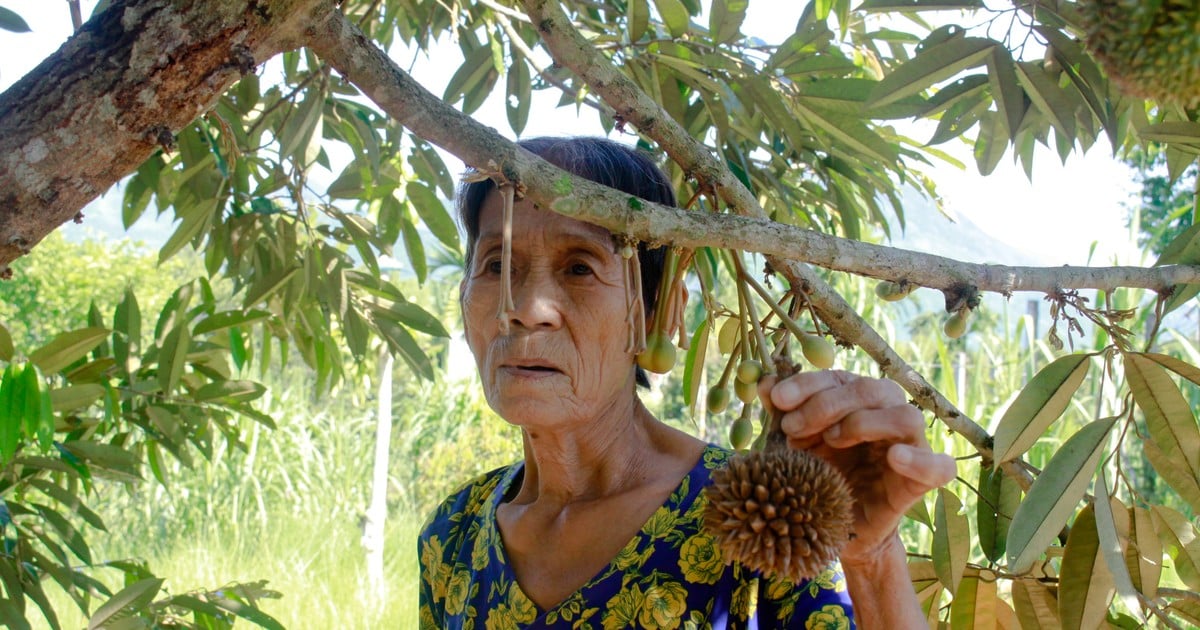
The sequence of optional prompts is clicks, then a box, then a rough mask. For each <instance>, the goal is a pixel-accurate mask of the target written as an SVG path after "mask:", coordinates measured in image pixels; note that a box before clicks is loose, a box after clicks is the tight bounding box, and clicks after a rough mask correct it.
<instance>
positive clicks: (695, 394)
mask: <svg viewBox="0 0 1200 630" xmlns="http://www.w3.org/2000/svg"><path fill="white" fill-rule="evenodd" d="M708 329H709V325H708V319H707V318H706V319H704V321H702V322H700V325H699V326H697V327H696V332H695V333H693V334H692V344H691V346H689V347H688V351H687V358H686V359H685V360H684V364H683V402H684V404H686V405H687V406H688V410H689V413H691V415H692V416H695V415H696V401H697V399H698V398H699V392H700V381H701V380H703V379H701V375H703V374H704V357H705V355H706V354H707V353H708Z"/></svg>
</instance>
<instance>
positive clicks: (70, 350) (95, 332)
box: [29, 326, 110, 375]
mask: <svg viewBox="0 0 1200 630" xmlns="http://www.w3.org/2000/svg"><path fill="white" fill-rule="evenodd" d="M109 332H110V331H109V330H108V329H107V328H100V327H95V326H93V327H89V328H80V329H79V330H72V331H68V332H64V333H59V334H58V335H56V336H55V337H54V339H52V340H50V342H49V343H47V344H46V345H44V346H42V347H40V348H38V349H37V350H34V351H33V352H31V353H30V354H29V361H30V362H31V363H33V364H34V365H36V366H38V368H39V369H41V371H42V373H43V374H47V375H49V374H56V373H57V372H59V371H60V370H62V369H63V368H65V367H67V366H68V365H70V364H72V363H74V362H75V361H78V360H79V359H82V358H83V357H85V356H87V353H88V352H91V350H92V348H95V347H96V346H98V345H100V342H101V341H104V338H105V337H107V336H108V334H109Z"/></svg>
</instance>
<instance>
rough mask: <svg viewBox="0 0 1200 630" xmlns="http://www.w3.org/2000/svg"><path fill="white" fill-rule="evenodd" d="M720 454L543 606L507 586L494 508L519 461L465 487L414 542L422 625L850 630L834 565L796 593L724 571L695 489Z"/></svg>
mask: <svg viewBox="0 0 1200 630" xmlns="http://www.w3.org/2000/svg"><path fill="white" fill-rule="evenodd" d="M729 456H730V453H729V451H726V450H724V449H721V448H719V447H716V446H711V445H710V446H709V447H708V448H706V449H705V451H704V456H703V457H701V458H700V461H698V462H697V463H696V466H695V467H694V468H692V470H691V472H689V473H688V475H687V476H686V477H684V478H683V480H682V481H680V483H679V486H678V487H677V488H676V489H675V491H674V492H672V493H671V496H670V497H669V498H667V500H666V502H665V503H664V504H663V505H662V507H660V508H659V509H658V511H657V512H655V514H654V515H653V516H651V517H650V519H649V520H647V521H646V524H645V525H643V526H642V529H641V531H639V532H638V533H637V535H635V536H634V537H633V539H631V540H630V541H629V543H628V544H627V545H625V548H624V549H622V550H621V552H620V553H618V554H617V556H616V557H615V558H613V560H612V562H610V563H609V565H608V567H607V568H606V569H604V570H603V571H601V572H600V573H599V574H597V575H596V576H595V577H593V578H592V579H591V580H590V581H589V582H588V583H587V584H585V585H584V586H583V587H582V588H580V589H579V590H578V591H576V592H575V593H574V594H573V595H571V596H570V597H568V598H567V599H566V600H564V601H563V602H561V603H559V604H558V605H556V606H555V607H554V608H551V609H550V610H540V609H539V608H538V607H537V606H536V605H535V604H534V603H533V602H532V601H531V600H530V599H529V598H528V597H527V596H526V595H525V594H524V593H523V592H521V587H520V585H518V584H517V581H516V578H515V577H514V574H513V570H512V568H511V567H510V566H509V565H508V560H507V558H506V556H505V553H504V545H503V544H502V542H501V539H500V530H499V527H498V526H497V524H496V506H498V505H499V504H500V502H501V500H502V499H503V498H504V495H505V493H506V492H507V491H508V490H509V489H510V488H511V487H512V485H513V483H514V481H515V480H516V479H518V478H519V476H520V474H521V473H522V470H523V465H522V464H521V463H517V464H513V465H511V466H507V467H504V468H500V469H497V470H494V471H492V472H490V473H487V474H485V475H482V476H480V477H479V478H477V479H475V480H474V481H472V482H471V483H469V484H467V486H466V487H464V488H463V489H462V490H460V491H458V492H457V493H455V494H454V495H453V496H451V497H450V498H449V499H447V500H446V501H445V502H444V503H442V505H441V506H440V507H439V508H438V509H437V511H436V512H435V513H434V515H433V517H432V519H431V520H430V522H429V524H428V525H426V526H425V529H424V530H423V531H422V532H421V536H420V538H419V539H418V543H417V544H418V553H419V554H420V563H421V584H420V627H421V628H422V629H423V630H424V629H433V628H439V629H460V628H464V629H465V628H484V629H486V630H501V629H503V630H510V629H511V630H516V629H517V628H580V629H583V628H593V629H599V628H603V629H604V630H613V629H616V628H669V629H674V628H683V629H685V630H691V629H700V628H714V629H717V630H720V629H725V628H728V629H733V628H762V629H767V628H804V629H805V630H816V629H820V630H834V629H844V628H853V627H854V623H853V621H852V614H851V605H850V596H849V594H848V593H847V592H846V580H845V578H844V577H843V576H842V574H841V572H840V571H839V570H838V569H837V567H836V566H835V567H831V568H830V569H828V570H826V571H825V572H824V573H822V574H821V575H819V576H817V577H816V578H814V579H812V580H809V581H807V582H804V583H802V584H799V585H796V584H793V583H791V582H788V581H786V580H783V579H776V578H772V579H767V578H764V577H761V576H760V575H759V574H758V573H756V572H753V571H750V570H749V569H746V568H743V567H742V566H740V565H739V564H736V563H735V564H732V565H726V564H725V563H724V562H723V561H722V559H721V552H720V549H719V548H718V547H717V543H716V540H715V539H713V538H712V537H711V536H709V535H708V534H706V533H705V532H704V531H703V529H702V523H703V520H704V518H703V515H704V505H705V502H706V499H705V498H704V493H703V492H702V490H703V489H704V487H705V486H706V485H708V484H709V483H710V478H709V477H710V474H711V473H712V471H713V470H715V469H717V468H720V467H722V466H723V465H724V464H725V462H726V461H727V460H728V459H729Z"/></svg>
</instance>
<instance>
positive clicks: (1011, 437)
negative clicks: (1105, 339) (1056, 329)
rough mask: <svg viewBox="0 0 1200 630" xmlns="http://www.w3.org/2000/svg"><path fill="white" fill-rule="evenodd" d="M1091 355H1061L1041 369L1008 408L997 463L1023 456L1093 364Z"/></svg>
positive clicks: (1064, 406) (999, 428) (1000, 429)
mask: <svg viewBox="0 0 1200 630" xmlns="http://www.w3.org/2000/svg"><path fill="white" fill-rule="evenodd" d="M1090 359H1091V355H1090V354H1070V355H1067V356H1065V357H1059V358H1058V359H1055V360H1054V361H1053V362H1051V363H1050V364H1049V365H1047V366H1046V367H1044V368H1042V369H1041V370H1039V371H1038V373H1037V374H1035V375H1034V377H1033V378H1032V379H1030V380H1029V383H1027V384H1026V385H1025V387H1024V388H1023V389H1022V390H1021V393H1020V394H1018V395H1017V397H1016V399H1015V400H1013V403H1012V404H1011V405H1009V406H1008V409H1007V410H1005V412H1004V415H1003V416H1002V417H1001V418H1000V423H999V424H998V425H997V427H996V437H995V442H994V445H993V450H994V457H995V462H996V465H997V466H999V465H1000V464H1002V463H1004V462H1007V461H1009V460H1012V459H1015V458H1017V457H1020V456H1021V455H1022V454H1024V453H1025V451H1027V450H1029V447H1031V446H1033V445H1034V443H1036V442H1037V440H1038V438H1039V437H1041V436H1042V433H1043V432H1045V430H1046V428H1047V427H1049V426H1050V424H1051V423H1053V422H1054V421H1055V420H1057V419H1058V417H1059V416H1061V415H1062V413H1063V411H1066V409H1067V406H1068V405H1069V404H1070V403H1071V397H1072V396H1074V395H1075V392H1076V391H1077V390H1078V389H1079V385H1080V384H1081V383H1083V379H1084V378H1085V377H1086V376H1087V373H1088V369H1089V367H1090V366H1091V360H1090Z"/></svg>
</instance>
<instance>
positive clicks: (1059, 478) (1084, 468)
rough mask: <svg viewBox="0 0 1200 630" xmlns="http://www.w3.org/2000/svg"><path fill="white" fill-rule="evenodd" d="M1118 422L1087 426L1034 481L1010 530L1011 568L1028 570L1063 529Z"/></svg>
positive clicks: (1111, 419)
mask: <svg viewBox="0 0 1200 630" xmlns="http://www.w3.org/2000/svg"><path fill="white" fill-rule="evenodd" d="M1115 422H1116V419H1115V418H1108V419H1102V420H1095V421H1093V422H1092V423H1090V424H1088V425H1086V426H1084V427H1083V428H1082V429H1080V430H1079V431H1078V432H1076V433H1075V435H1072V436H1071V437H1070V438H1069V439H1068V440H1067V441H1066V442H1064V443H1063V445H1062V446H1061V447H1060V448H1059V449H1058V452H1057V453H1055V454H1054V457H1052V458H1051V459H1050V463H1048V464H1046V468H1045V470H1043V471H1042V474H1040V475H1038V478H1037V479H1035V480H1034V482H1033V486H1032V487H1030V488H1029V492H1028V493H1027V494H1026V495H1025V500H1024V501H1022V502H1021V505H1020V506H1018V507H1017V513H1016V514H1014V515H1013V522H1012V525H1011V526H1010V527H1009V530H1008V550H1007V555H1008V565H1009V570H1011V571H1013V572H1016V573H1024V572H1026V571H1028V570H1029V569H1030V567H1032V566H1033V562H1034V560H1036V559H1037V558H1038V557H1040V556H1041V555H1042V553H1043V552H1044V551H1045V550H1046V548H1047V547H1049V546H1050V542H1051V541H1053V540H1054V538H1055V536H1057V535H1058V533H1059V532H1060V531H1062V528H1063V526H1064V525H1066V524H1067V519H1068V518H1069V517H1070V516H1071V514H1072V513H1074V512H1075V506H1077V505H1078V504H1079V500H1080V499H1081V498H1083V493H1084V491H1085V490H1087V486H1088V480H1089V479H1091V477H1092V473H1093V472H1095V470H1096V464H1097V463H1098V462H1099V461H1100V456H1101V455H1103V454H1104V448H1103V447H1104V442H1105V440H1106V439H1107V438H1108V431H1109V429H1111V428H1112V426H1113V424H1114V423H1115Z"/></svg>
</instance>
